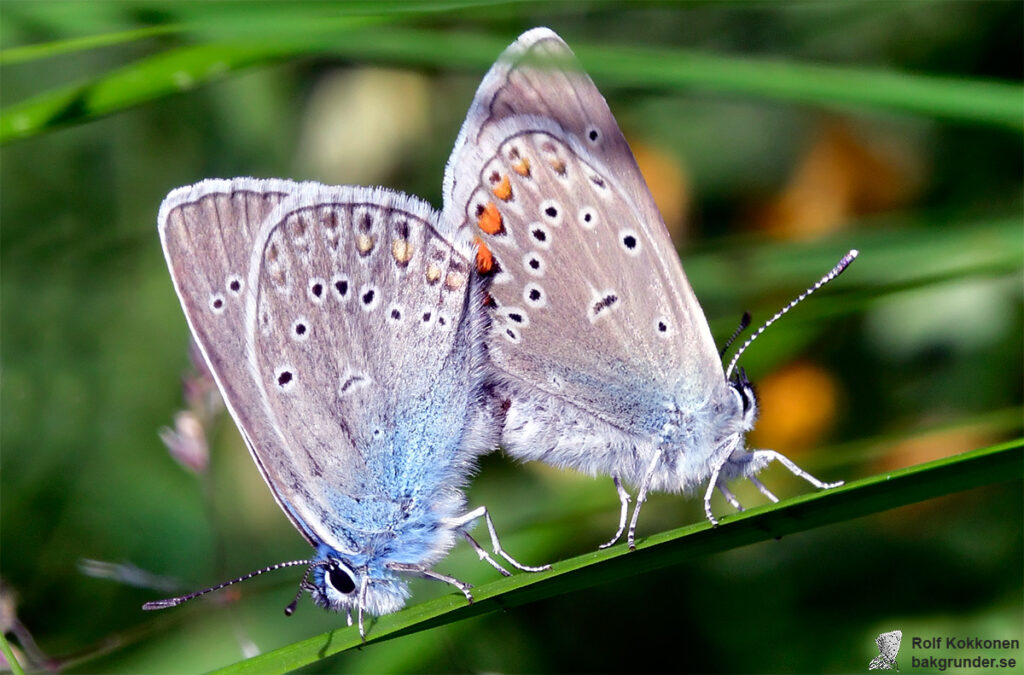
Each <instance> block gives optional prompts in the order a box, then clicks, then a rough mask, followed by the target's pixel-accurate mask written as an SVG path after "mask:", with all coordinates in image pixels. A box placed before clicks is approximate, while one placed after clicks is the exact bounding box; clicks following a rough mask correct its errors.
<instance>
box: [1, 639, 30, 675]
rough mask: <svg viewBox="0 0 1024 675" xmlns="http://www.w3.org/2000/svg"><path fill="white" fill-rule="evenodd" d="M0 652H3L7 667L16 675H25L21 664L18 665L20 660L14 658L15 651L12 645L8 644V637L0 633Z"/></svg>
mask: <svg viewBox="0 0 1024 675" xmlns="http://www.w3.org/2000/svg"><path fill="white" fill-rule="evenodd" d="M0 652H3V655H4V658H5V659H6V660H7V666H8V668H10V669H11V672H12V673H14V675H25V671H24V670H22V668H21V664H20V663H18V659H17V658H15V656H14V651H13V650H12V649H11V645H10V644H8V642H7V636H6V635H4V634H3V632H2V631H0Z"/></svg>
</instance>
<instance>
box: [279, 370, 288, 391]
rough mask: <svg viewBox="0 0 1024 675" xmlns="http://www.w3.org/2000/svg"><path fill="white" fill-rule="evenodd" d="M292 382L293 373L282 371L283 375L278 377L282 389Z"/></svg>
mask: <svg viewBox="0 0 1024 675" xmlns="http://www.w3.org/2000/svg"><path fill="white" fill-rule="evenodd" d="M291 381H292V373H291V371H290V370H285V371H282V372H281V374H280V375H278V376H277V384H278V386H280V387H283V386H285V385H286V384H288V383H289V382H291Z"/></svg>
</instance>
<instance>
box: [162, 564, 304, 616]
mask: <svg viewBox="0 0 1024 675" xmlns="http://www.w3.org/2000/svg"><path fill="white" fill-rule="evenodd" d="M310 562H311V561H309V560H291V561H289V562H282V563H277V564H276V565H271V566H269V567H264V568H263V569H260V570H256V571H255V572H249V573H248V574H246V575H244V576H240V577H238V578H237V579H232V580H231V581H225V582H224V583H222V584H217V585H216V586H210V587H209V588H204V589H203V590H201V591H195V592H194V593H189V594H188V595H179V596H178V597H176V598H166V599H164V600H154V601H152V602H147V603H146V604H144V605H143V606H142V609H146V610H152V609H167V608H168V607H177V606H178V605H180V604H182V603H183V602H188V601H189V600H192V599H194V598H198V597H199V596H201V595H206V594H207V593H212V592H213V591H219V590H220V589H222V588H227V587H228V586H231V585H232V584H237V583H238V582H240V581H246V580H247V579H252V578H253V577H258V576H259V575H261V574H265V573H266V572H273V571H274V570H279V569H282V568H285V567H297V566H298V565H309V564H310ZM311 568H312V566H311ZM306 574H307V575H308V574H309V571H308V570H307V572H306Z"/></svg>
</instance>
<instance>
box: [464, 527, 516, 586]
mask: <svg viewBox="0 0 1024 675" xmlns="http://www.w3.org/2000/svg"><path fill="white" fill-rule="evenodd" d="M462 536H463V537H465V538H466V541H468V542H469V545H470V546H472V547H473V550H474V551H476V554H477V555H478V556H479V557H480V559H481V560H486V561H487V563H488V564H489V565H490V566H491V567H493V568H494V569H496V570H498V573H499V574H501V576H503V577H510V576H512V573H511V572H509V571H508V570H507V569H505V568H504V567H502V566H501V563H499V562H498V561H497V560H495V559H494V558H492V557H491V554H490V553H488V552H487V551H485V550H484V547H483V546H481V545H480V542H478V541H477V540H476V539H474V538H473V537H472V536H471V535H470V534H469V532H466V531H465V530H463V532H462Z"/></svg>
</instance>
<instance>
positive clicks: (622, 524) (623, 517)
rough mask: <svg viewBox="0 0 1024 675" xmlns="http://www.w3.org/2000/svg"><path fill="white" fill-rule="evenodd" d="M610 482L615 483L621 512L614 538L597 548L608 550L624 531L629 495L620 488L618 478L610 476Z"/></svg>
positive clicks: (620, 484) (620, 482) (620, 483)
mask: <svg viewBox="0 0 1024 675" xmlns="http://www.w3.org/2000/svg"><path fill="white" fill-rule="evenodd" d="M612 480H614V481H615V489H616V490H617V491H618V493H619V502H620V503H621V504H622V510H621V511H619V529H618V530H616V531H615V536H614V537H612V538H611V539H610V540H609V541H606V542H605V543H603V544H601V545H600V546H598V548H608V547H609V546H611V545H612V544H614V543H615V542H617V541H618V540H619V537H621V536H622V532H623V530H625V529H626V516H628V515H629V493H628V492H626V488H624V487H622V481H620V480H619V477H618V476H612Z"/></svg>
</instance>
